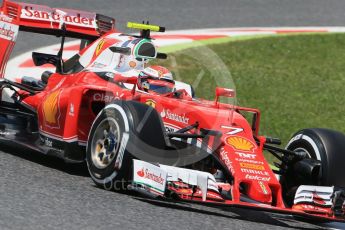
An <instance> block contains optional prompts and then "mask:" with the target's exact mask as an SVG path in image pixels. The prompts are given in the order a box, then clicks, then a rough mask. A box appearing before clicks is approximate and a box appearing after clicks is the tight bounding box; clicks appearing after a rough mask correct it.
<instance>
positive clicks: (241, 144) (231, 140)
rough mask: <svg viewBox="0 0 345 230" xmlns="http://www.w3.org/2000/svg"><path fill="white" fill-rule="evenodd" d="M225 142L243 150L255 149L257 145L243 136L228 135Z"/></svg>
mask: <svg viewBox="0 0 345 230" xmlns="http://www.w3.org/2000/svg"><path fill="white" fill-rule="evenodd" d="M225 143H226V144H228V145H230V146H231V147H233V148H235V149H236V150H241V151H253V149H254V148H255V145H254V144H253V143H252V142H250V141H249V140H247V139H245V138H243V137H227V138H226V139H225Z"/></svg>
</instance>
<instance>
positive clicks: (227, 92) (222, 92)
mask: <svg viewBox="0 0 345 230" xmlns="http://www.w3.org/2000/svg"><path fill="white" fill-rule="evenodd" d="M235 96H236V92H235V90H233V89H227V88H222V87H217V88H216V98H215V102H216V103H218V101H219V97H230V98H234V97H235Z"/></svg>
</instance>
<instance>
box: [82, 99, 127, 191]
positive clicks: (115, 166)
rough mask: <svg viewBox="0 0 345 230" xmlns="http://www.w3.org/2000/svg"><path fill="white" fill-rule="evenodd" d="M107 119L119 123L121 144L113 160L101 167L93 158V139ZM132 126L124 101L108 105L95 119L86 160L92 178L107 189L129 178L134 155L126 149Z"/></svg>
mask: <svg viewBox="0 0 345 230" xmlns="http://www.w3.org/2000/svg"><path fill="white" fill-rule="evenodd" d="M107 121H111V122H116V124H117V125H118V131H119V140H117V142H119V146H118V150H117V151H116V156H115V157H114V158H113V159H112V160H111V162H110V163H109V164H108V165H107V166H106V167H103V168H99V167H97V166H96V164H95V163H94V161H93V160H92V151H94V150H92V148H93V147H92V141H93V138H94V137H95V135H96V133H97V129H100V125H101V124H102V123H104V122H107ZM132 127H133V120H132V118H131V114H130V113H129V111H128V109H127V108H126V106H125V103H124V102H121V103H120V102H119V103H114V104H110V105H108V106H106V107H105V108H104V109H103V110H102V111H101V112H100V113H99V114H98V115H97V117H96V119H95V120H94V122H93V124H92V127H91V130H90V133H89V138H88V143H87V148H86V162H87V166H88V170H89V173H90V175H91V178H92V180H93V181H94V182H95V183H96V184H97V185H98V186H102V187H104V188H105V189H113V188H114V183H116V182H125V181H127V180H129V176H130V175H129V174H130V172H131V163H132V157H131V155H130V154H129V153H128V151H127V150H126V148H127V146H126V145H127V144H128V139H129V135H131V131H130V130H131V129H132ZM119 164H120V165H119ZM121 189H125V188H121Z"/></svg>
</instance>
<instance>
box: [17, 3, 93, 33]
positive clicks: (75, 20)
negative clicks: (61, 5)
mask: <svg viewBox="0 0 345 230" xmlns="http://www.w3.org/2000/svg"><path fill="white" fill-rule="evenodd" d="M65 11H66V12H64V13H66V15H62V14H60V13H59V12H58V11H52V12H50V11H49V10H47V9H44V8H39V7H38V8H35V7H33V6H30V5H25V6H24V7H23V8H22V12H21V18H27V19H39V20H43V21H51V22H60V21H61V20H63V21H64V22H65V23H66V24H72V25H79V26H85V27H92V28H93V27H94V24H95V19H94V17H93V15H91V14H89V15H87V14H85V13H84V14H81V13H76V12H72V11H70V10H65ZM61 12H62V11H61Z"/></svg>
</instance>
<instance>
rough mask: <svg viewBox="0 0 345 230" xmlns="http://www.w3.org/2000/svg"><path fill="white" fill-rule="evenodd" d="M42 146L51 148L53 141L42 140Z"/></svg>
mask: <svg viewBox="0 0 345 230" xmlns="http://www.w3.org/2000/svg"><path fill="white" fill-rule="evenodd" d="M44 144H45V145H46V146H48V147H53V141H51V140H49V139H48V138H45V139H44Z"/></svg>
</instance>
